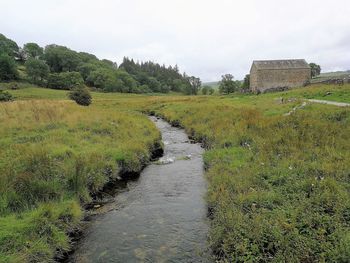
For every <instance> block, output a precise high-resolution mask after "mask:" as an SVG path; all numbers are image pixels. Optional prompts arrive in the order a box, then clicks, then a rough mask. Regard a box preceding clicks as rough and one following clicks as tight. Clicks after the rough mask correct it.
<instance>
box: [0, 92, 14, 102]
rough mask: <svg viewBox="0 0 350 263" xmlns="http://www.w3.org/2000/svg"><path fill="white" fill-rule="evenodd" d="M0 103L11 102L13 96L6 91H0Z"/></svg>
mask: <svg viewBox="0 0 350 263" xmlns="http://www.w3.org/2000/svg"><path fill="white" fill-rule="evenodd" d="M0 101H13V96H12V95H11V94H10V93H8V92H7V91H2V90H0Z"/></svg>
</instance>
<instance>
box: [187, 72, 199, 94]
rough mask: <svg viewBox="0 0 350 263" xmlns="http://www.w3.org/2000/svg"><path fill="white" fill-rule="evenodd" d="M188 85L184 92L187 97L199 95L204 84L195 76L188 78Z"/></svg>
mask: <svg viewBox="0 0 350 263" xmlns="http://www.w3.org/2000/svg"><path fill="white" fill-rule="evenodd" d="M187 82H188V83H187V85H185V86H184V92H185V94H187V95H197V93H198V91H199V89H200V87H201V85H202V82H201V80H200V79H199V78H196V77H194V76H192V77H187Z"/></svg>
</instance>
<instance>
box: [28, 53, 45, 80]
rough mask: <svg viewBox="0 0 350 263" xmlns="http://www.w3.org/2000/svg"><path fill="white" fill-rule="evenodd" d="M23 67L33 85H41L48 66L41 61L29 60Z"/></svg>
mask: <svg viewBox="0 0 350 263" xmlns="http://www.w3.org/2000/svg"><path fill="white" fill-rule="evenodd" d="M24 65H25V67H26V71H27V74H28V77H29V78H30V79H31V81H32V82H33V83H35V84H42V83H43V81H44V79H46V77H47V76H48V74H49V66H48V65H47V64H46V63H45V62H44V61H42V60H39V59H35V58H30V59H28V60H27V61H26V63H25V64H24Z"/></svg>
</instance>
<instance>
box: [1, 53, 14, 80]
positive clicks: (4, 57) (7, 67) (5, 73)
mask: <svg viewBox="0 0 350 263" xmlns="http://www.w3.org/2000/svg"><path fill="white" fill-rule="evenodd" d="M15 79H18V71H17V66H16V62H15V60H14V59H13V57H10V56H9V55H8V54H6V53H3V54H0V80H5V81H7V80H15Z"/></svg>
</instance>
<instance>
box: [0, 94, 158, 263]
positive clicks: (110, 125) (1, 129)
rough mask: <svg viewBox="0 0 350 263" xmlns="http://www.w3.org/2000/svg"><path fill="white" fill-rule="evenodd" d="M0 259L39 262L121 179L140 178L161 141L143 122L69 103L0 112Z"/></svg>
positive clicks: (21, 105) (64, 244) (64, 243)
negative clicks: (94, 200) (89, 206)
mask: <svg viewBox="0 0 350 263" xmlns="http://www.w3.org/2000/svg"><path fill="white" fill-rule="evenodd" d="M0 123H1V126H0V215H1V216H0V229H1V230H0V258H1V260H3V261H4V262H8V261H10V262H11V261H14V262H44V261H49V260H51V259H52V256H53V254H54V252H55V250H56V249H59V250H62V251H63V250H67V249H68V248H69V239H68V237H67V235H66V234H67V232H69V231H70V229H71V228H72V227H75V226H76V224H77V223H78V222H79V219H80V217H81V211H80V207H79V204H82V203H85V202H88V201H90V200H91V196H92V195H93V194H95V193H96V192H98V191H99V190H100V189H102V187H103V186H104V185H105V184H106V182H108V181H110V180H114V179H115V178H116V176H117V175H118V174H120V173H122V172H123V173H128V172H139V171H140V170H141V169H142V167H143V166H144V165H145V163H147V162H148V160H149V159H150V157H151V153H152V151H153V150H154V147H155V145H159V141H160V133H159V131H158V130H157V129H156V128H155V127H154V125H153V124H152V123H151V122H150V121H149V120H148V119H147V118H146V117H145V116H143V115H141V114H139V113H136V112H127V111H122V110H118V109H114V108H109V109H103V108H102V107H100V108H97V107H93V106H92V107H88V108H85V107H79V106H77V105H75V104H74V103H72V102H69V101H48V100H40V101H35V100H30V101H17V102H12V103H1V104H0Z"/></svg>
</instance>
